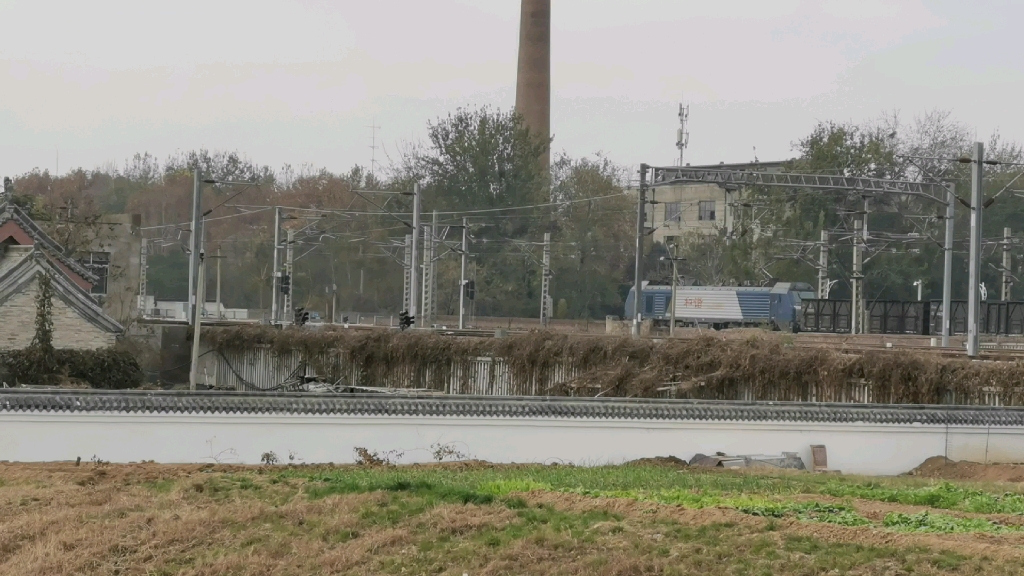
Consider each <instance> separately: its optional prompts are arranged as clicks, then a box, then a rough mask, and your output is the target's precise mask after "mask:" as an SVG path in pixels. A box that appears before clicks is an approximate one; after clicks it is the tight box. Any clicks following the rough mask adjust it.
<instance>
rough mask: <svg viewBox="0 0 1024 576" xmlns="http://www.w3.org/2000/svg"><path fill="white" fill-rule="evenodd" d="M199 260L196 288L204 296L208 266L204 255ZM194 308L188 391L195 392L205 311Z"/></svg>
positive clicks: (200, 307)
mask: <svg viewBox="0 0 1024 576" xmlns="http://www.w3.org/2000/svg"><path fill="white" fill-rule="evenodd" d="M198 260H199V271H198V272H199V273H198V274H197V275H196V276H197V278H196V288H197V290H198V291H199V293H200V294H202V293H205V292H206V290H205V288H206V285H205V283H204V281H205V280H206V279H205V278H203V270H205V269H206V266H204V265H203V257H202V254H200V255H199V258H198ZM193 308H194V315H193V318H192V320H193V322H192V327H193V330H192V367H191V369H190V370H189V373H188V389H189V390H192V391H195V389H196V382H197V381H198V380H199V328H200V326H202V310H203V307H202V305H199V306H194V307H193Z"/></svg>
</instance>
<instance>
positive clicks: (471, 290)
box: [463, 280, 476, 300]
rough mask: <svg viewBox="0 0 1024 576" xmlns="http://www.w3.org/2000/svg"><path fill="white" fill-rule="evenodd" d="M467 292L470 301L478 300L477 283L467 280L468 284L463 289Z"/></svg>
mask: <svg viewBox="0 0 1024 576" xmlns="http://www.w3.org/2000/svg"><path fill="white" fill-rule="evenodd" d="M463 289H464V290H465V292H466V298H467V299H469V300H476V281H475V280H466V284H465V285H464V288H463Z"/></svg>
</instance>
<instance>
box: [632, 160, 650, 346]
mask: <svg viewBox="0 0 1024 576" xmlns="http://www.w3.org/2000/svg"><path fill="white" fill-rule="evenodd" d="M648 168H649V166H648V165H647V164H641V165H640V188H639V190H637V195H636V196H637V202H636V268H635V269H634V277H633V330H632V334H633V338H639V337H640V323H641V321H642V318H641V316H640V314H641V311H642V310H643V305H642V304H641V303H640V302H641V300H643V280H644V224H645V222H646V218H644V209H645V208H646V205H647V170H648Z"/></svg>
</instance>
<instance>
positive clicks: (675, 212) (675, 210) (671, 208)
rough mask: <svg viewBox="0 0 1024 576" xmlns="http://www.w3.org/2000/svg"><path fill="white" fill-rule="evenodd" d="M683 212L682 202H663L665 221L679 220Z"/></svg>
mask: <svg viewBox="0 0 1024 576" xmlns="http://www.w3.org/2000/svg"><path fill="white" fill-rule="evenodd" d="M682 214H683V203H682V202H666V203H665V222H681V218H680V216H682Z"/></svg>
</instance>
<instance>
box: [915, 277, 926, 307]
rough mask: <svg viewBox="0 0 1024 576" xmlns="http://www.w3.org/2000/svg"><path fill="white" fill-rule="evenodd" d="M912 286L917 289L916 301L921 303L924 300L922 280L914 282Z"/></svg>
mask: <svg viewBox="0 0 1024 576" xmlns="http://www.w3.org/2000/svg"><path fill="white" fill-rule="evenodd" d="M914 286H915V287H917V301H918V302H921V301H923V300H924V280H914Z"/></svg>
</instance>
